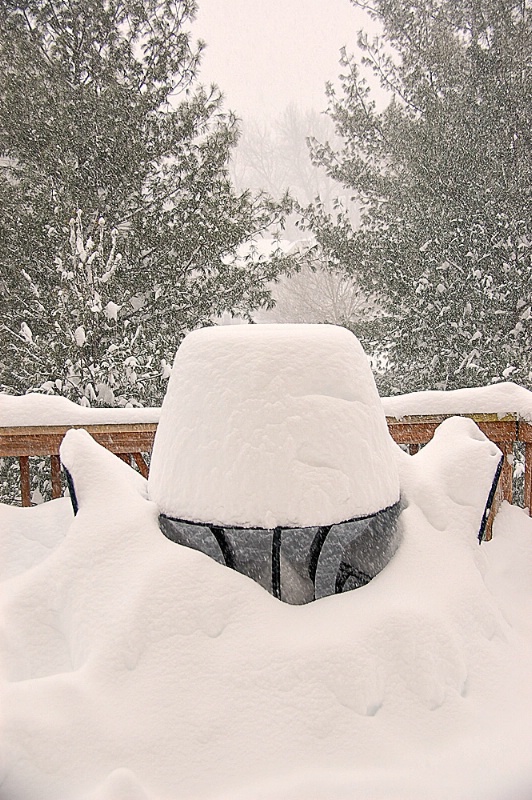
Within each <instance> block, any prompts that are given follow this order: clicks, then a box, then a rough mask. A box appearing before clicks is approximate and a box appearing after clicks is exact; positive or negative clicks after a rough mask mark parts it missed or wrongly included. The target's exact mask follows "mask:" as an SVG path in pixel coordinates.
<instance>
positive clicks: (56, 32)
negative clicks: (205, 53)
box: [0, 0, 283, 405]
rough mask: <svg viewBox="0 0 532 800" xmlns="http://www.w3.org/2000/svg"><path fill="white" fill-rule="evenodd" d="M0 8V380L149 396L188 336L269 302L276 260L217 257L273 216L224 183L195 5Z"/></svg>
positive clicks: (222, 116) (226, 138)
mask: <svg viewBox="0 0 532 800" xmlns="http://www.w3.org/2000/svg"><path fill="white" fill-rule="evenodd" d="M2 8H3V10H2V14H0V157H1V158H0V203H1V205H2V215H1V221H0V240H1V242H2V246H1V248H0V271H1V274H0V282H1V290H2V298H3V311H2V320H1V321H0V327H1V330H2V334H1V336H2V341H1V346H2V352H3V364H2V383H3V386H4V388H7V389H8V390H10V391H15V392H24V391H26V390H28V389H42V390H44V391H55V392H59V393H61V394H65V395H67V396H70V397H71V398H72V399H75V400H78V401H80V400H82V399H83V398H84V402H90V403H91V404H92V403H94V402H96V403H98V402H99V403H102V404H105V405H107V404H112V403H115V402H117V403H120V404H124V403H126V402H134V403H135V402H152V403H154V402H158V401H159V400H160V399H161V396H162V393H163V392H164V383H163V382H161V381H160V380H159V379H158V376H163V375H165V374H166V372H167V370H166V366H165V363H166V361H168V360H169V359H170V358H171V356H172V354H173V352H174V351H175V348H176V346H177V344H178V342H179V340H180V338H181V337H182V336H183V334H184V333H185V332H186V331H187V330H190V329H191V328H193V327H194V326H196V325H198V324H205V323H208V322H209V321H210V320H211V319H212V317H213V316H216V315H218V314H221V313H222V312H223V311H224V310H229V311H231V312H232V313H235V314H241V315H243V316H245V315H246V314H248V313H249V311H250V310H251V309H253V308H256V307H258V306H260V305H262V304H264V303H268V302H269V293H268V290H267V288H266V287H267V283H268V282H269V281H270V280H271V279H272V277H274V275H275V274H276V272H277V271H278V270H279V269H280V267H281V265H280V264H276V263H271V262H270V263H268V264H253V263H249V264H242V263H241V262H238V264H235V263H233V262H230V260H227V259H224V255H225V254H227V253H228V252H231V251H232V250H234V249H235V248H236V246H237V245H238V244H239V243H241V242H242V241H245V240H247V239H248V238H249V237H250V236H251V235H253V234H254V233H256V232H257V231H260V230H263V229H265V228H267V227H269V226H270V225H271V224H272V223H275V222H276V221H278V220H279V219H281V218H282V213H283V212H282V210H281V209H280V207H279V206H276V205H274V204H273V203H271V202H270V201H268V200H267V198H265V197H263V196H261V195H252V194H250V193H248V192H236V191H235V190H234V188H233V186H232V184H231V181H230V177H229V173H228V162H229V157H230V153H231V150H232V148H233V146H234V145H235V143H236V140H237V136H238V130H237V122H236V119H235V118H234V116H233V115H231V114H228V113H224V111H223V109H222V104H221V95H220V92H219V90H218V89H217V88H216V87H210V88H208V89H206V88H204V87H202V86H201V85H200V83H199V82H198V67H199V60H200V55H201V50H202V47H203V45H202V44H201V43H199V44H198V45H197V46H195V45H194V44H193V42H192V40H191V35H190V31H189V27H190V23H191V21H192V20H193V18H194V14H195V11H196V3H195V2H194V0H5V2H4V3H3V7H2Z"/></svg>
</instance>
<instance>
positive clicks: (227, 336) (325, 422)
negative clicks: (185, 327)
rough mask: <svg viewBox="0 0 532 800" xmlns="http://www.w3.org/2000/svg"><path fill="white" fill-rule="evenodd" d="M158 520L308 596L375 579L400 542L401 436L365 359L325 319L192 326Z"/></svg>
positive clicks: (274, 585)
mask: <svg viewBox="0 0 532 800" xmlns="http://www.w3.org/2000/svg"><path fill="white" fill-rule="evenodd" d="M149 495H150V498H151V499H152V500H154V501H155V502H156V504H157V505H158V507H159V509H160V512H161V515H160V518H159V519H160V527H161V530H162V531H163V533H164V534H165V535H166V536H167V537H168V538H169V539H172V540H173V541H175V542H177V543H179V544H182V545H186V546H188V547H192V548H194V549H196V550H200V551H202V552H204V553H206V554H207V555H209V556H210V557H211V558H213V559H215V560H216V561H218V562H219V563H221V564H224V565H226V566H228V567H232V568H233V569H236V570H237V571H239V572H241V573H243V574H245V575H247V576H248V577H250V578H252V579H253V580H255V581H256V582H257V583H259V584H260V585H261V586H263V587H264V588H265V589H267V590H268V591H270V592H271V593H272V594H273V595H274V596H275V597H277V598H279V599H281V600H284V601H286V602H289V603H295V604H301V603H306V602H309V601H311V600H314V599H318V598H321V597H324V596H326V595H330V594H335V593H339V592H342V591H345V590H347V589H354V588H357V587H359V586H362V585H364V584H366V583H368V582H369V581H370V580H371V579H372V578H373V577H374V576H375V575H376V574H377V573H378V572H380V571H381V570H382V569H383V567H384V566H385V565H386V564H387V563H388V561H389V560H390V558H391V557H392V555H393V553H394V552H395V550H396V548H397V545H398V524H397V522H398V516H399V505H400V491H399V478H398V473H397V467H396V459H395V453H394V444H393V442H392V440H391V438H390V436H389V433H388V429H387V425H386V419H385V416H384V412H383V410H382V407H381V404H380V401H379V396H378V393H377V389H376V387H375V383H374V380H373V376H372V374H371V370H370V367H369V364H368V362H367V359H366V356H365V354H364V352H363V350H362V348H361V346H360V344H359V342H358V340H357V339H356V338H355V337H354V336H353V335H352V334H351V333H350V332H349V331H347V330H345V329H343V328H338V327H333V326H329V325H260V326H259V325H250V326H236V327H235V326H233V327H225V328H224V327H222V328H209V329H203V330H200V331H195V332H194V333H192V334H190V335H189V336H188V337H187V338H186V339H185V340H184V342H183V344H182V345H181V347H180V348H179V350H178V353H177V356H176V359H175V363H174V368H173V370H172V377H171V379H170V383H169V386H168V391H167V394H166V397H165V400H164V403H163V407H162V411H161V419H160V422H159V427H158V430H157V434H156V437H155V442H154V448H153V454H152V462H151V471H150V477H149Z"/></svg>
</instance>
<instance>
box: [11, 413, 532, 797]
mask: <svg viewBox="0 0 532 800" xmlns="http://www.w3.org/2000/svg"><path fill="white" fill-rule="evenodd" d="M444 426H447V427H448V428H450V429H449V430H447V431H446V430H445V427H444ZM444 426H443V430H442V428H440V434H439V435H438V434H437V435H436V437H435V439H434V440H433V442H432V443H431V444H429V445H428V446H427V447H426V448H424V449H423V450H422V451H421V452H420V453H419V454H417V455H416V456H413V457H410V456H407V455H406V454H404V453H402V452H401V451H400V450H399V449H397V450H396V451H395V453H396V457H397V459H398V466H399V470H400V476H401V485H402V487H403V492H404V494H405V496H406V498H407V501H408V506H407V508H406V509H405V511H404V512H403V514H402V524H403V528H404V531H403V541H402V544H401V547H400V549H399V551H398V552H397V553H396V555H395V556H394V558H393V559H392V561H391V562H390V563H389V564H388V566H387V567H386V568H385V569H384V571H383V572H382V573H380V575H378V576H377V577H376V578H375V579H374V580H373V581H372V582H371V583H370V584H368V586H366V587H363V588H361V589H358V590H356V591H354V592H348V593H346V594H344V595H338V596H334V597H329V598H325V599H322V600H319V601H317V602H315V603H311V604H309V605H307V606H302V607H293V606H288V605H285V604H282V603H280V602H279V601H277V600H275V599H274V598H272V597H271V596H270V595H269V594H267V593H266V592H265V591H264V590H263V589H262V588H261V587H259V586H258V585H257V584H255V583H253V582H252V581H251V580H249V579H247V578H246V577H244V576H242V575H240V574H238V573H236V572H233V571H232V570H229V569H227V568H224V567H222V566H220V565H218V564H216V563H215V562H214V561H212V560H210V559H209V558H208V557H206V556H204V555H203V554H201V553H198V552H195V551H192V550H188V549H186V548H183V547H180V546H179V545H175V544H173V543H172V542H169V541H168V540H167V539H165V537H164V536H163V535H162V534H161V533H160V531H159V528H158V525H157V514H158V509H157V508H156V506H155V504H154V503H153V502H150V501H149V500H147V499H146V484H145V482H144V481H143V479H142V478H139V477H138V476H137V475H135V473H134V472H133V470H131V469H129V468H128V467H127V466H126V465H125V464H124V463H123V462H121V461H120V460H119V459H117V458H116V457H115V456H113V455H111V454H110V453H109V452H107V451H105V450H103V449H102V448H101V447H99V446H98V445H97V444H96V443H95V442H94V441H93V440H92V439H91V438H90V437H89V435H88V434H86V433H85V432H84V431H72V432H70V433H69V434H68V435H67V437H66V440H65V443H64V447H63V452H62V457H63V459H64V461H65V463H66V464H67V466H68V468H69V469H70V470H71V472H72V474H73V475H74V478H75V481H76V486H77V490H78V492H79V493H80V500H81V503H80V506H81V510H80V512H79V514H78V516H77V517H76V518H75V519H72V516H71V511H70V508H69V501H68V500H67V499H61V500H56V501H52V502H51V503H47V504H44V505H43V506H38V507H36V508H32V509H13V508H7V507H2V515H3V516H2V528H3V530H4V532H5V533H4V536H5V537H6V540H7V541H8V542H10V547H9V550H8V551H7V552H6V553H5V556H4V569H6V570H7V572H8V574H9V575H11V576H12V577H10V578H9V579H8V580H6V582H5V583H4V584H3V592H2V601H3V609H2V620H3V628H4V632H3V641H4V651H5V667H4V669H5V676H6V679H7V680H6V682H5V683H4V685H3V689H2V694H3V698H2V707H3V709H4V711H3V722H2V739H3V741H2V751H3V758H2V762H3V765H4V766H3V774H2V781H1V783H0V787H1V788H0V797H1V798H2V800H36V798H39V800H88V798H90V800H140V798H144V799H145V798H148V799H149V800H179V799H180V798H182V799H183V800H192V799H193V798H232V799H233V798H271V797H275V798H281V799H284V800H295V799H296V798H297V800H300V799H301V800H303V799H304V800H308V799H309V798H312V799H313V800H329V798H330V797H335V798H342V797H345V798H355V797H356V798H357V800H358V799H359V798H368V799H369V798H371V799H372V800H374V799H375V798H383V799H384V798H386V800H389V798H402V799H403V798H404V799H405V800H406V798H408V800H417V799H418V798H419V800H421V799H423V800H427V798H441V799H442V800H443V798H445V800H448V798H450V797H453V798H462V799H463V800H466V799H467V800H469V799H470V800H473V799H475V800H476V798H478V799H479V800H480V798H482V800H529V798H530V796H531V795H532V763H531V762H532V759H531V756H530V754H531V753H532V721H531V719H530V707H531V702H532V679H531V669H530V667H531V663H532V629H531V627H532V626H531V623H530V620H531V619H532V613H531V612H532V592H531V587H532V522H531V520H530V519H529V518H528V517H527V516H525V514H524V512H522V511H521V510H519V509H516V508H512V507H509V506H506V505H505V506H503V508H502V510H501V512H500V513H499V515H498V518H497V520H496V523H495V528H494V539H493V541H492V542H488V543H485V544H483V545H482V546H481V547H479V546H478V543H477V541H476V529H477V526H478V513H479V511H478V495H475V491H477V492H479V493H481V492H483V491H484V489H483V487H480V488H479V487H478V486H477V489H476V490H475V488H474V487H475V480H474V477H475V463H474V462H475V458H476V456H475V452H477V454H478V453H479V452H480V449H481V448H482V447H483V446H485V443H484V442H483V441H482V438H481V437H477V438H472V436H471V434H473V435H474V436H476V433H475V430H476V429H475V430H474V426H473V423H470V422H469V421H468V420H459V419H458V420H456V419H455V420H450V421H448V422H447V423H445V424H444ZM471 426H472V427H471ZM458 439H460V441H462V447H463V448H465V449H463V450H462V456H467V457H468V461H469V465H470V466H469V468H468V466H467V463H468V461H467V460H466V461H464V458H460V459H459V461H458V463H454V464H453V462H452V461H451V460H450V459H449V455H450V452H451V451H453V452H454V451H455V449H456V446H457V445H458ZM484 456H485V453H484V454H483V458H484ZM457 466H459V467H460V471H459V472H458V473H457V471H456V467H457ZM468 473H469V474H468ZM469 487H472V488H471V491H469V490H468V489H469ZM59 534H60V535H59ZM37 543H38V546H37ZM32 564H34V566H31V565H32ZM15 573H17V574H15Z"/></svg>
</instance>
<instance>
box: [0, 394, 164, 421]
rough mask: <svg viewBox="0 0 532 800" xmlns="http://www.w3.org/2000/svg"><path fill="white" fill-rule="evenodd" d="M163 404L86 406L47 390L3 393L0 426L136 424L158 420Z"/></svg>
mask: <svg viewBox="0 0 532 800" xmlns="http://www.w3.org/2000/svg"><path fill="white" fill-rule="evenodd" d="M160 411H161V410H160V408H85V407H83V406H78V405H77V404H76V403H72V402H71V401H70V400H67V398H66V397H56V396H54V395H46V394H37V393H32V394H24V395H20V396H17V397H15V396H13V395H10V394H4V393H0V427H11V426H13V427H15V426H18V425H20V426H26V425H27V426H32V425H133V424H136V423H142V422H158V421H159V415H160Z"/></svg>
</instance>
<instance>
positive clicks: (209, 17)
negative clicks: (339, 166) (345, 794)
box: [193, 0, 367, 120]
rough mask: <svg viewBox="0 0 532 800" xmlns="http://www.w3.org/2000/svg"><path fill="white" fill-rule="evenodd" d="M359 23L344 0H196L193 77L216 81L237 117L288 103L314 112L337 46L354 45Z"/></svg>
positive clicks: (334, 67) (334, 68) (334, 69)
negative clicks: (196, 70)
mask: <svg viewBox="0 0 532 800" xmlns="http://www.w3.org/2000/svg"><path fill="white" fill-rule="evenodd" d="M362 27H367V17H366V15H365V14H364V12H363V11H361V10H359V9H356V8H354V7H353V6H352V5H351V3H350V2H349V0H199V13H198V17H197V20H196V23H195V25H194V28H193V32H194V33H195V35H196V37H197V38H202V39H204V40H205V41H206V43H207V49H206V51H205V53H204V57H203V66H202V71H201V79H202V81H203V82H205V83H210V82H215V83H217V84H218V86H219V87H220V88H221V89H222V91H223V92H224V95H225V98H226V107H227V108H230V109H231V110H233V111H235V112H236V113H237V114H238V116H240V117H242V118H243V119H244V120H246V119H248V118H264V119H269V120H272V119H274V118H275V117H277V116H278V115H279V114H280V113H282V112H283V111H284V109H285V108H286V107H287V106H288V105H289V104H290V103H292V102H295V103H297V104H298V105H299V106H300V107H301V109H302V110H306V109H315V110H317V111H322V110H324V109H325V107H326V98H325V82H326V81H327V80H332V81H335V80H336V78H337V76H338V74H339V72H340V67H339V64H338V61H339V51H340V48H341V47H342V46H343V45H347V46H348V49H351V50H354V48H355V42H356V32H357V30H358V29H360V28H362Z"/></svg>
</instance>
